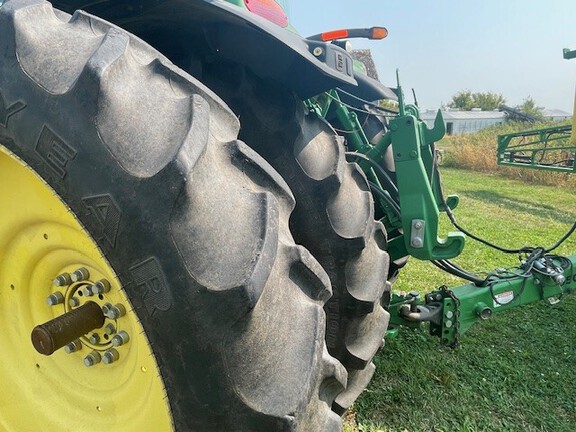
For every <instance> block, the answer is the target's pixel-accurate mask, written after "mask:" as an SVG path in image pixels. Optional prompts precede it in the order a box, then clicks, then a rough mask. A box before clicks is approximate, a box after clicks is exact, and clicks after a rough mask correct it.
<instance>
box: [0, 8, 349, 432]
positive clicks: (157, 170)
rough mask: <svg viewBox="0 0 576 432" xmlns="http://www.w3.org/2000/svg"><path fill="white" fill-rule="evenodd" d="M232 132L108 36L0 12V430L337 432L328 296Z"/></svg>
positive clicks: (84, 22)
mask: <svg viewBox="0 0 576 432" xmlns="http://www.w3.org/2000/svg"><path fill="white" fill-rule="evenodd" d="M238 128H239V124H238V121H237V119H236V117H235V116H234V115H233V114H232V112H231V111H229V110H228V108H227V107H226V106H225V105H224V104H223V103H222V102H221V100H220V99H219V98H218V97H217V96H216V95H215V94H213V93H212V92H210V91H209V90H207V88H206V87H204V86H203V85H202V84H200V83H199V82H197V81H196V80H194V79H193V78H191V77H190V76H188V75H187V74H186V73H184V72H183V71H181V70H180V69H178V68H176V67H175V66H173V65H172V64H171V63H170V62H169V61H168V60H166V59H165V58H164V57H163V56H161V55H160V54H159V53H158V52H156V51H155V50H153V49H152V48H150V47H149V46H148V45H146V44H145V43H143V42H142V41H141V40H139V39H137V38H135V37H133V36H131V35H129V34H128V33H126V32H124V31H123V30H121V29H119V28H117V27H115V26H113V25H110V24H108V23H106V22H104V21H102V20H100V19H98V18H95V17H92V16H90V15H87V14H85V13H82V12H78V13H76V14H74V16H72V17H70V16H69V15H67V14H64V13H62V12H59V11H56V10H53V9H52V7H51V6H50V4H49V3H46V2H42V1H38V0H8V1H7V2H5V3H4V4H3V5H2V6H0V208H1V209H2V211H1V214H0V326H1V331H0V351H1V352H2V360H0V364H1V368H0V382H1V383H2V391H1V392H0V429H2V430H3V431H7V432H10V431H44V432H61V431H64V430H74V431H122V432H129V431H138V432H142V431H153V432H165V431H171V430H173V431H181V432H184V431H185V432H194V431H196V432H212V431H213V432H251V431H255V432H282V431H299V432H316V431H322V432H324V431H330V432H332V431H339V430H340V428H341V420H340V418H339V417H338V416H337V415H336V414H334V413H333V412H332V411H331V409H330V406H331V404H332V403H333V401H334V399H335V397H336V395H337V394H339V393H341V392H342V389H343V388H344V386H345V384H346V380H347V376H346V375H347V374H346V370H345V369H344V368H343V367H342V365H341V364H340V362H338V361H336V360H335V359H334V358H333V357H332V356H330V355H329V354H328V351H327V349H326V344H325V337H324V336H325V328H326V317H325V313H324V310H323V307H324V304H325V302H326V300H327V299H328V298H329V297H330V295H331V288H330V280H329V278H328V276H327V274H326V273H325V272H324V270H323V269H322V267H321V266H320V265H319V264H318V262H317V261H315V259H314V258H312V255H311V254H310V253H309V252H308V251H307V250H306V249H305V248H304V247H302V246H297V245H296V244H295V243H294V240H293V238H292V235H291V233H290V230H289V224H288V221H289V216H290V213H291V211H292V209H293V207H294V198H293V195H292V193H291V192H290V190H289V188H288V186H287V185H286V183H285V182H284V181H283V180H282V178H281V177H280V175H279V174H278V173H277V172H275V171H274V170H273V169H272V168H271V167H270V166H269V165H268V163H266V162H265V161H264V160H263V159H262V158H261V157H260V156H258V155H257V154H256V153H255V152H254V151H253V150H252V149H250V148H249V147H247V146H246V145H245V144H243V143H242V142H240V141H237V139H236V135H237V132H238ZM94 304H96V305H98V307H96V308H94V306H93V305H94ZM89 309H90V311H91V312H90V313H88V312H86V311H87V310H89ZM94 314H95V315H98V316H99V317H103V318H102V319H103V320H104V321H103V324H102V322H100V323H98V324H90V323H91V322H92V321H91V319H92V316H93V315H94ZM52 319H58V320H59V323H60V324H61V328H58V329H55V328H54V326H52V327H51V326H50V325H48V324H46V326H44V327H43V328H45V329H46V328H50V330H49V331H48V330H45V331H46V332H48V333H49V335H48V336H50V337H52V336H54V339H58V340H61V339H66V338H68V339H69V340H65V343H66V344H65V347H64V348H62V349H58V350H56V351H55V352H54V353H53V354H51V355H44V354H46V353H45V352H44V353H43V354H41V352H42V351H43V350H44V349H46V345H45V344H46V343H47V342H50V338H48V339H42V338H40V339H39V338H38V337H37V335H36V336H33V337H32V339H33V342H34V346H33V343H32V342H31V340H30V338H31V336H30V335H31V331H32V329H33V328H35V327H36V326H37V325H42V324H43V323H47V322H53V321H50V320H52ZM72 322H74V323H75V325H71V323H72ZM100 324H102V325H100ZM84 325H86V326H90V325H92V328H91V330H90V331H89V332H88V333H86V334H82V335H75V336H74V337H73V338H72V337H71V336H70V334H68V336H66V334H67V332H68V333H74V331H77V330H76V329H77V328H78V326H84ZM50 332H52V333H50Z"/></svg>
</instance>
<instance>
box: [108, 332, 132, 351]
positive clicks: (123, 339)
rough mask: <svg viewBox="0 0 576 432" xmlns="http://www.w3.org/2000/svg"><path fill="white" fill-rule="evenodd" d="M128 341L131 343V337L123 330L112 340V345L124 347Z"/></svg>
mask: <svg viewBox="0 0 576 432" xmlns="http://www.w3.org/2000/svg"><path fill="white" fill-rule="evenodd" d="M128 341H130V336H129V335H128V333H126V332H125V331H124V330H122V331H121V332H118V334H115V335H114V337H113V338H112V345H114V346H115V347H117V346H120V345H124V344H125V343H128Z"/></svg>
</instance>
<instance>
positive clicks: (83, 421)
mask: <svg viewBox="0 0 576 432" xmlns="http://www.w3.org/2000/svg"><path fill="white" fill-rule="evenodd" d="M0 185H2V187H0V205H1V206H2V208H4V209H10V211H7V212H3V214H2V217H1V218H0V330H1V331H0V352H2V354H3V359H4V360H3V362H2V368H0V382H2V389H3V390H2V392H0V407H2V409H1V410H0V429H1V430H3V431H6V432H16V431H21V430H42V431H46V432H59V431H62V430H75V431H85V432H96V431H101V430H109V431H116V430H118V431H120V430H121V431H123V432H136V431H138V432H140V431H142V430H155V431H156V430H157V431H169V430H173V425H172V420H171V414H170V407H169V405H168V403H167V398H166V393H165V390H164V386H163V382H162V380H161V378H160V371H159V369H158V366H157V364H156V360H155V357H154V355H153V352H152V350H151V348H150V345H149V342H148V339H147V338H146V335H145V333H144V330H143V328H142V325H141V324H140V321H139V319H138V317H137V316H136V314H135V313H134V312H133V308H132V305H131V304H130V302H129V299H128V298H127V296H126V293H125V291H124V290H123V289H122V285H121V284H120V282H119V280H118V278H117V277H116V274H115V272H114V270H113V269H112V268H111V266H110V265H109V263H108V261H107V260H106V258H105V257H104V255H103V254H102V252H101V251H100V249H99V248H98V246H97V245H96V243H95V242H94V241H93V240H92V238H91V237H90V236H89V234H88V233H87V232H86V231H85V229H84V228H83V227H82V225H81V224H80V223H79V222H78V220H77V219H76V218H75V216H74V215H73V213H72V212H71V211H70V209H69V208H68V207H67V206H66V205H65V204H64V203H63V202H62V201H61V200H60V198H59V197H58V196H57V195H56V194H55V193H54V191H53V190H52V189H50V187H49V186H47V185H46V183H45V182H44V181H42V180H41V179H40V178H39V177H38V176H37V175H36V173H34V172H33V171H32V170H31V169H30V168H29V167H28V166H27V165H25V164H24V163H23V162H21V161H20V160H19V159H18V158H17V157H16V156H15V155H13V154H12V153H10V152H9V151H8V150H6V149H5V148H4V147H2V146H1V145H0ZM22 197H25V199H23V198H22ZM86 309H89V310H88V311H87V310H86ZM71 314H76V315H78V316H76V317H73V316H72V315H71ZM98 316H99V317H100V321H98V320H96V321H95V322H92V323H91V324H90V325H87V326H86V327H85V328H84V329H82V331H81V332H80V330H78V331H76V333H74V332H72V333H70V332H69V333H67V334H65V335H64V336H66V337H65V338H64V340H63V341H64V343H62V339H61V340H60V342H59V343H58V344H55V345H54V346H53V348H54V352H53V353H52V354H50V355H45V354H44V353H43V354H41V353H40V352H38V351H37V350H36V349H35V348H34V346H33V344H32V342H31V338H30V335H31V332H32V330H33V329H34V328H35V327H37V326H39V327H42V326H44V325H47V324H48V323H50V322H54V320H56V323H58V322H59V323H60V324H62V323H64V324H63V325H62V328H60V329H58V328H57V329H55V328H54V327H50V328H48V329H45V330H46V334H44V336H46V337H47V339H44V341H45V344H47V343H48V342H47V341H48V340H50V337H61V336H63V333H64V332H65V330H66V331H70V329H77V328H78V327H81V326H80V324H85V323H87V322H88V321H90V320H92V319H93V318H94V317H98ZM68 321H71V322H68ZM78 332H80V333H78ZM32 339H33V340H34V339H35V338H34V337H33V338H32ZM45 346H46V347H48V345H45ZM49 348H50V347H48V348H47V349H46V350H45V351H46V353H48V352H49V351H50V349H49ZM41 350H42V348H41ZM87 366H89V367H87ZM29 412H33V413H34V415H27V414H25V413H29Z"/></svg>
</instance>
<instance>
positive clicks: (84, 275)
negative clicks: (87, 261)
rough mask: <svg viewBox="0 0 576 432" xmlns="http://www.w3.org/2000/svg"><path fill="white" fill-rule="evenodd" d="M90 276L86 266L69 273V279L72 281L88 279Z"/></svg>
mask: <svg viewBox="0 0 576 432" xmlns="http://www.w3.org/2000/svg"><path fill="white" fill-rule="evenodd" d="M89 277H90V272H89V271H88V269H87V268H86V267H80V268H79V269H78V270H75V271H74V272H73V273H72V274H71V275H70V279H71V280H72V282H80V281H84V280H86V279H88V278H89Z"/></svg>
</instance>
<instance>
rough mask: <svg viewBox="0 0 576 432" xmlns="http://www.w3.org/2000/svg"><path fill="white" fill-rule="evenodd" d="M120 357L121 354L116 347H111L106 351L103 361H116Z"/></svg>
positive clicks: (106, 362) (108, 362)
mask: <svg viewBox="0 0 576 432" xmlns="http://www.w3.org/2000/svg"><path fill="white" fill-rule="evenodd" d="M119 358H120V354H119V353H118V351H116V350H115V349H114V348H110V349H109V350H108V351H106V352H105V353H104V356H103V358H102V362H104V363H105V364H110V363H114V362H115V361H117V360H118V359H119Z"/></svg>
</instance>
